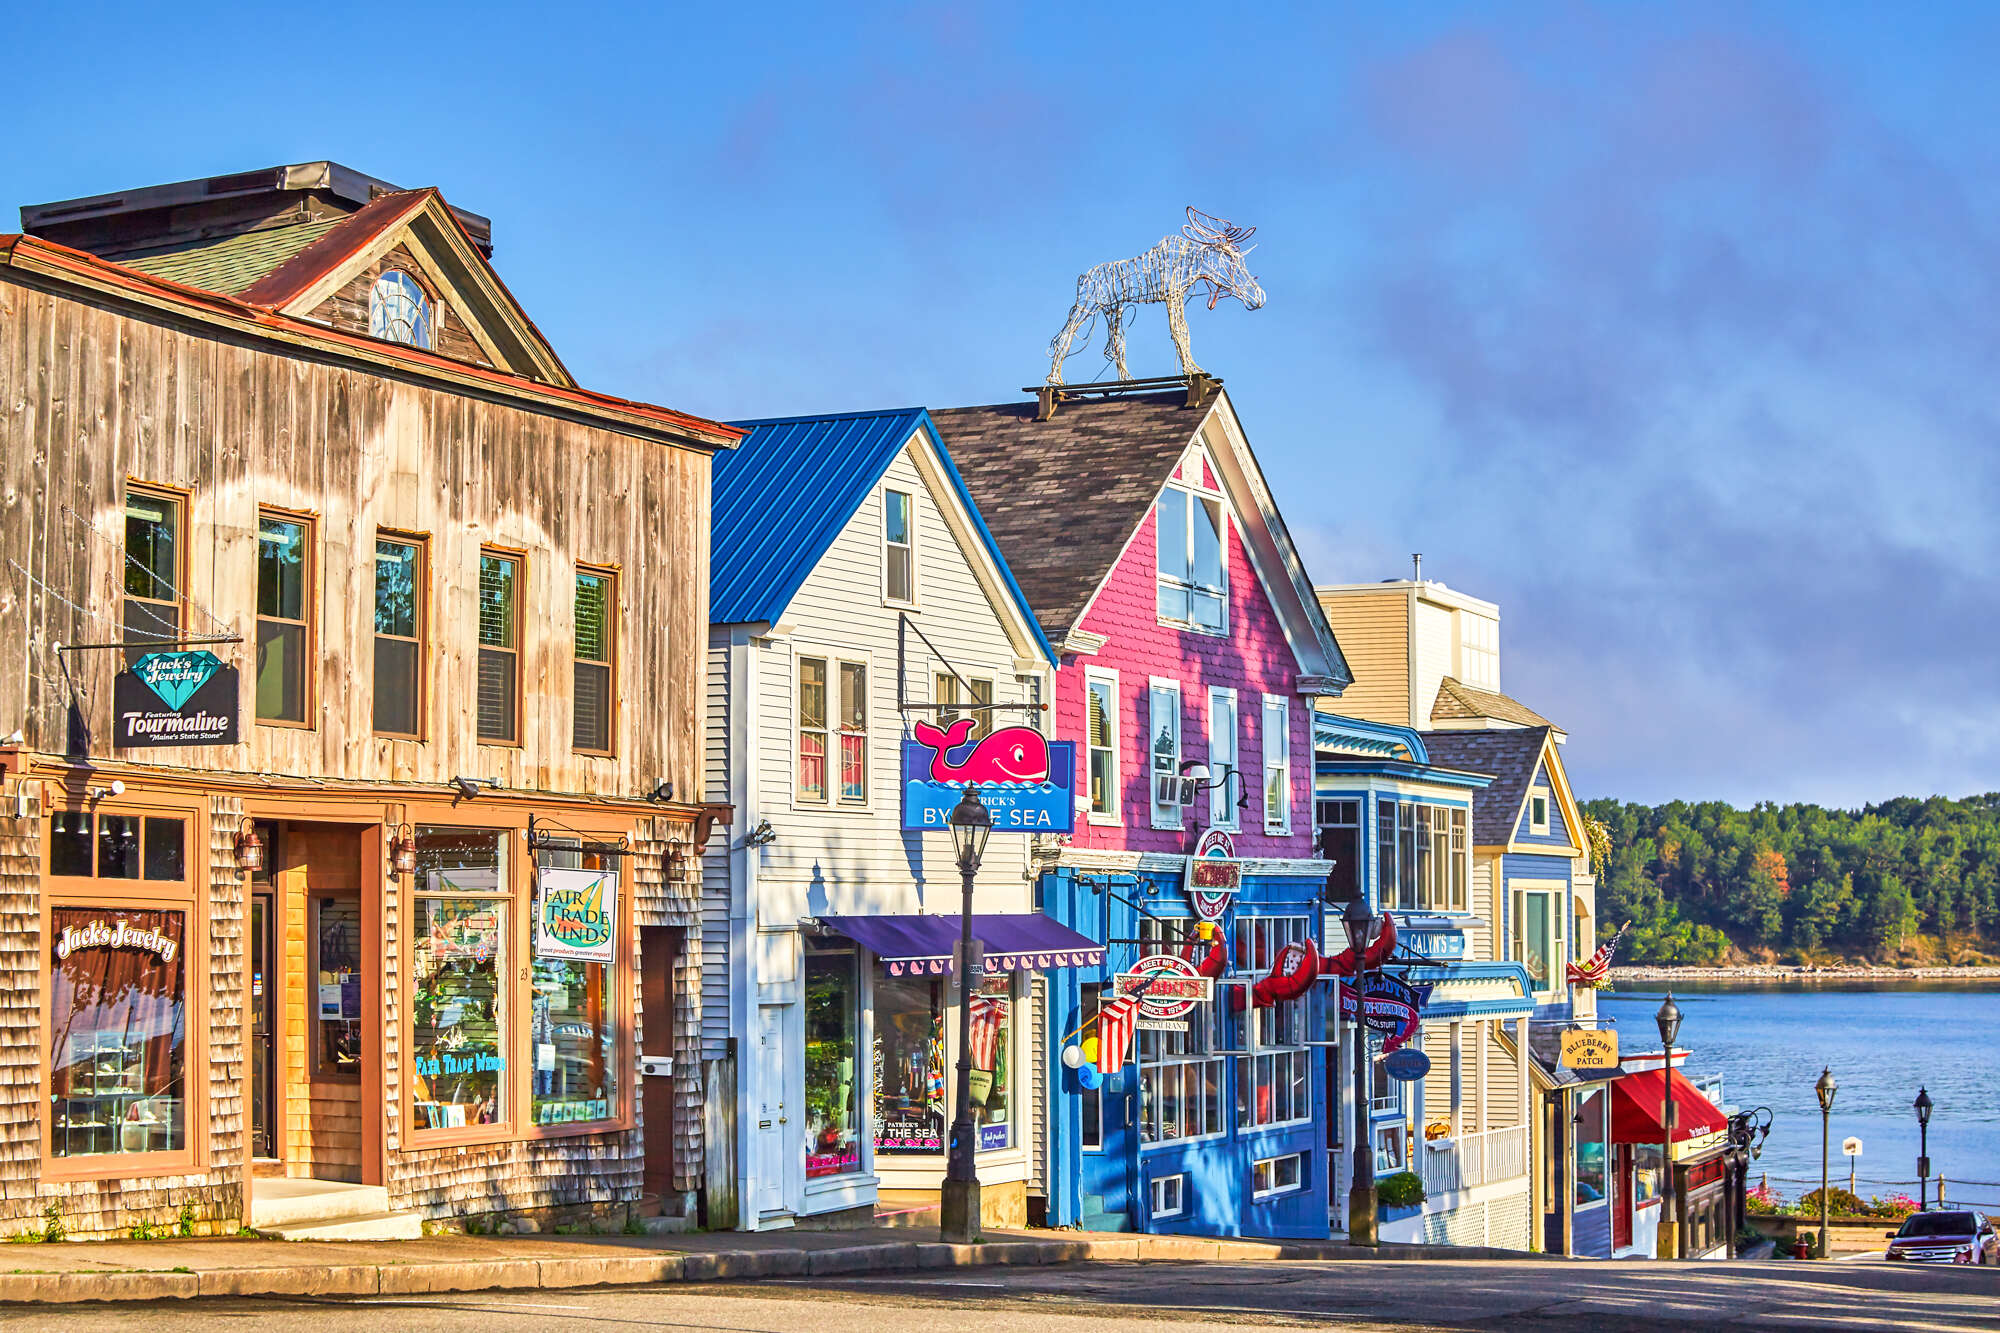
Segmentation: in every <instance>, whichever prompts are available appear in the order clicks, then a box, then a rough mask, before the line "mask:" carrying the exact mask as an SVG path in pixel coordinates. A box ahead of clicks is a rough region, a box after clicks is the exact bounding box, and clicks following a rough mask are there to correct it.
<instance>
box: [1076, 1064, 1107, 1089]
mask: <svg viewBox="0 0 2000 1333" xmlns="http://www.w3.org/2000/svg"><path fill="white" fill-rule="evenodd" d="M1076 1081H1077V1082H1079V1083H1081V1084H1083V1086H1084V1088H1085V1089H1086V1090H1087V1091H1091V1092H1095V1091H1096V1090H1097V1089H1099V1088H1101V1087H1103V1086H1104V1071H1102V1070H1100V1069H1099V1068H1098V1067H1097V1066H1096V1065H1083V1066H1081V1067H1080V1068H1078V1070H1077V1071H1076Z"/></svg>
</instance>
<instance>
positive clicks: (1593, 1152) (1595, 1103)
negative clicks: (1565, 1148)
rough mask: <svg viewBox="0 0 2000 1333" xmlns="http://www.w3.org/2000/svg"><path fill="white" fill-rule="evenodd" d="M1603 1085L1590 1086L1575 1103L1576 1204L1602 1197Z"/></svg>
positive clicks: (1603, 1154)
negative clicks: (1597, 1086) (1589, 1089)
mask: <svg viewBox="0 0 2000 1333" xmlns="http://www.w3.org/2000/svg"><path fill="white" fill-rule="evenodd" d="M1607 1100H1608V1099H1607V1097H1606V1094H1605V1090H1604V1089H1603V1088H1601V1087H1600V1088H1593V1089H1592V1090H1591V1091H1589V1092H1586V1093H1583V1094H1582V1095H1581V1096H1579V1097H1578V1098H1577V1103H1576V1122H1575V1123H1576V1206H1577V1207H1579V1208H1583V1207H1586V1206H1588V1205H1590V1204H1593V1203H1601V1202H1603V1201H1604V1198H1605V1175H1604V1163H1605V1138H1606V1130H1607V1128H1608V1126H1607V1125H1606V1123H1605V1121H1606V1116H1605V1108H1606V1102H1607Z"/></svg>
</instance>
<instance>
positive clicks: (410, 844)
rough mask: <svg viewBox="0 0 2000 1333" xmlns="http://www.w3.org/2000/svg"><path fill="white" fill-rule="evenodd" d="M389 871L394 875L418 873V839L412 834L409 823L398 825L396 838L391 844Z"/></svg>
mask: <svg viewBox="0 0 2000 1333" xmlns="http://www.w3.org/2000/svg"><path fill="white" fill-rule="evenodd" d="M389 873H390V874H393V875H414V874H416V873H417V840H416V839H415V838H413V837H411V836H410V826H409V825H408V824H403V825H399V826H398V827H397V829H396V837H395V840H394V841H392V842H391V843H390V844H389Z"/></svg>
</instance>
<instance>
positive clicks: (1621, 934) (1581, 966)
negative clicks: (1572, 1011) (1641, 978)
mask: <svg viewBox="0 0 2000 1333" xmlns="http://www.w3.org/2000/svg"><path fill="white" fill-rule="evenodd" d="M1631 925H1632V923H1631V922H1630V921H1627V922H1626V923H1625V924H1624V925H1622V926H1620V927H1618V933H1617V934H1615V935H1613V936H1612V937H1611V938H1610V939H1608V940H1606V941H1604V943H1602V944H1600V945H1598V946H1597V952H1596V953H1593V954H1592V955H1590V958H1589V959H1588V960H1587V961H1585V962H1581V963H1571V964H1570V965H1569V969H1568V975H1569V984H1570V985H1572V986H1600V985H1602V984H1603V983H1604V981H1605V980H1606V979H1607V978H1608V977H1610V975H1611V957H1612V955H1613V954H1615V953H1617V952H1618V941H1620V940H1622V939H1624V938H1625V932H1626V930H1628V929H1629V928H1630V927H1631Z"/></svg>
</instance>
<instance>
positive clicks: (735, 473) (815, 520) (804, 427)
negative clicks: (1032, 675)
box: [708, 407, 1055, 662]
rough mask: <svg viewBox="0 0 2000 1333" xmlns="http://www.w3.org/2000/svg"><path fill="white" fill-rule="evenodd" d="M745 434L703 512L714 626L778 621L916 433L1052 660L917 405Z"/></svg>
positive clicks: (765, 423) (773, 422) (772, 425)
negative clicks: (706, 521) (706, 518)
mask: <svg viewBox="0 0 2000 1333" xmlns="http://www.w3.org/2000/svg"><path fill="white" fill-rule="evenodd" d="M731 424H732V425H735V426H737V427H739V428H741V429H744V430H747V431H748V432H749V433H748V434H747V435H745V436H744V437H743V442H742V443H741V444H740V445H738V446H737V447H736V448H735V449H733V450H730V451H729V452H728V453H723V454H717V455H716V457H715V465H714V480H713V484H712V498H711V501H710V514H709V597H708V618H709V620H710V622H711V623H713V624H718V625H738V624H756V623H765V624H775V623H776V622H777V621H778V620H779V619H780V618H782V617H783V615H784V613H785V608H786V607H787V606H790V605H791V602H792V598H794V597H796V596H797V595H798V591H799V589H800V588H801V587H802V586H803V585H804V584H805V581H806V578H807V576H809V575H810V574H811V573H812V571H813V569H814V568H815V567H816V566H817V565H818V564H819V562H820V559H821V558H822V557H823V556H825V554H826V552H827V548H828V547H830V546H831V545H832V544H833V541H834V539H835V538H836V537H838V536H839V535H840V534H841V532H842V530H844V529H845V528H846V527H847V524H848V522H849V520H851V519H852V518H853V517H854V514H855V511H856V510H858V509H859V508H860V507H861V505H862V504H863V503H864V502H865V501H866V500H867V499H868V497H869V496H870V495H872V494H873V493H874V490H875V486H876V484H877V483H878V482H880V481H881V479H882V474H883V473H885V472H887V471H888V469H889V465H890V464H891V463H892V462H894V461H895V459H896V456H897V455H898V454H900V453H901V452H902V451H903V448H904V446H906V445H908V444H909V443H910V441H911V439H912V437H915V436H918V435H921V436H922V437H923V439H924V441H925V442H926V443H927V444H928V445H929V447H930V449H931V451H932V452H933V453H934V454H935V456H936V458H937V462H938V465H939V471H940V472H941V473H942V475H943V478H944V479H945V481H946V482H947V483H948V484H949V488H950V490H951V492H952V494H953V495H954V496H955V497H956V498H957V501H958V504H959V506H960V508H961V509H962V511H963V513H964V516H965V519H966V521H967V524H968V526H969V528H970V530H971V532H972V533H973V534H974V535H975V537H976V539H977V541H978V543H979V545H980V547H981V548H982V549H983V550H984V551H985V552H986V555H987V557H988V559H990V560H991V561H992V563H993V567H994V570H995V573H996V575H997V578H998V581H999V583H1000V585H1001V587H1002V589H1003V595H1004V596H1005V597H1007V598H1008V599H1009V600H1010V601H1011V602H1012V603H1013V606H1014V609H1015V611H1016V613H1017V614H1018V616H1019V619H1020V622H1021V625H1022V627H1023V632H1024V633H1025V634H1026V636H1027V637H1029V638H1030V639H1032V640H1033V642H1034V644H1035V646H1036V649H1037V650H1038V651H1039V652H1040V653H1041V654H1042V655H1043V656H1044V657H1045V658H1047V659H1048V660H1049V661H1050V662H1054V661H1055V652H1054V650H1053V649H1052V648H1050V646H1049V643H1048V639H1047V637H1046V636H1044V635H1043V634H1042V632H1041V627H1040V626H1039V625H1038V624H1037V623H1036V620H1035V614H1034V610H1033V608H1032V606H1031V605H1030V603H1029V602H1028V599H1027V598H1026V597H1025V596H1023V595H1022V592H1021V587H1020V585H1019V583H1017V582H1016V581H1015V577H1014V574H1013V571H1012V570H1010V569H1009V568H1008V565H1007V560H1006V557H1005V556H1004V555H1003V554H1002V553H1001V548H1000V544H999V543H998V542H997V541H995V540H994V538H993V534H992V532H990V531H989V530H988V528H987V525H986V522H985V520H984V518H983V517H982V516H981V514H980V512H979V507H978V506H977V505H976V504H974V503H973V499H972V493H971V492H970V491H969V490H967V489H966V485H965V479H964V478H963V477H962V476H961V475H960V474H959V471H958V469H957V468H956V467H955V466H954V465H953V463H952V458H951V454H950V452H949V451H948V450H947V449H946V448H945V446H944V441H943V440H942V439H940V438H939V436H938V432H937V428H936V426H935V425H934V424H933V423H932V421H931V418H930V414H929V413H927V412H926V411H925V410H924V409H923V408H920V407H907V408H898V409H894V410H890V411H882V412H850V413H844V414H840V415H836V416H822V417H775V418H766V419H763V420H757V421H738V422H733V423H731Z"/></svg>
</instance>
